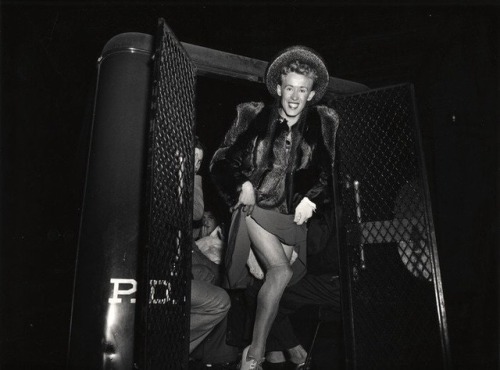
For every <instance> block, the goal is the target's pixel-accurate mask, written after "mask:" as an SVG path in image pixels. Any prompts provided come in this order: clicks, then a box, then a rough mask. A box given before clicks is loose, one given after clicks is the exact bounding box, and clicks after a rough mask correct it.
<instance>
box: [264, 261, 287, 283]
mask: <svg viewBox="0 0 500 370" xmlns="http://www.w3.org/2000/svg"><path fill="white" fill-rule="evenodd" d="M292 276H293V270H292V268H291V267H290V265H289V264H284V265H280V266H271V267H270V268H268V270H267V272H266V279H272V280H273V281H276V282H277V283H278V284H280V285H283V286H284V287H286V285H287V284H288V282H289V281H290V279H291V278H292Z"/></svg>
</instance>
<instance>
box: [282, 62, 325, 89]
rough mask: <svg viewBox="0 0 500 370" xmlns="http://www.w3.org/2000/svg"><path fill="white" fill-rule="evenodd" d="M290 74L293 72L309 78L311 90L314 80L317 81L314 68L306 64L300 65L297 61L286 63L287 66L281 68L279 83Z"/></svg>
mask: <svg viewBox="0 0 500 370" xmlns="http://www.w3.org/2000/svg"><path fill="white" fill-rule="evenodd" d="M290 72H295V73H298V74H301V75H304V76H306V77H309V78H310V79H312V80H313V88H314V86H315V85H316V80H317V79H318V72H317V71H316V69H315V68H313V67H311V66H310V65H309V64H307V63H302V62H300V61H299V60H295V61H293V62H290V63H288V64H287V65H285V66H283V68H281V79H282V80H281V81H279V82H280V83H281V82H282V81H283V77H284V76H286V75H287V74H289V73H290Z"/></svg>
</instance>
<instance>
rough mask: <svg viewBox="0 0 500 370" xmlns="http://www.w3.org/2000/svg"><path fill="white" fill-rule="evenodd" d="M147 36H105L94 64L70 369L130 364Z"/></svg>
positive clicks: (147, 88) (149, 39) (148, 71)
mask: <svg viewBox="0 0 500 370" xmlns="http://www.w3.org/2000/svg"><path fill="white" fill-rule="evenodd" d="M152 49H153V37H152V36H150V35H145V34H140V33H125V34H120V35H118V36H115V37H114V38H112V39H111V40H110V41H109V42H108V43H107V44H106V46H105V47H104V49H103V51H102V56H101V57H100V58H99V62H98V78H97V89H96V96H95V107H94V117H93V122H92V130H91V145H90V151H89V158H88V167H87V176H86V185H85V193H84V201H83V207H82V215H81V226H80V235H79V245H78V254H77V262H76V275H75V283H74V297H73V307H72V318H71V333H70V343H69V351H68V367H69V368H70V369H95V370H97V369H132V368H133V362H134V358H133V354H134V318H135V313H136V306H137V304H136V293H135V292H136V290H137V280H138V279H137V270H138V253H139V243H140V240H141V239H140V238H141V232H142V231H141V224H142V223H143V221H142V220H141V208H142V206H143V202H144V199H143V198H144V193H145V190H144V186H145V185H144V184H145V171H146V165H145V164H146V162H147V161H146V155H147V150H148V147H147V142H148V129H149V128H148V112H149V108H150V104H149V100H150V89H151V87H150V85H151V84H150V74H151V55H152Z"/></svg>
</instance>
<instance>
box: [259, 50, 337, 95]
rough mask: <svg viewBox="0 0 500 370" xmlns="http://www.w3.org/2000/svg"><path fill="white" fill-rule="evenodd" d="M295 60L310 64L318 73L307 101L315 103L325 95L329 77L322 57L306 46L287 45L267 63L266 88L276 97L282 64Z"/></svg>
mask: <svg viewBox="0 0 500 370" xmlns="http://www.w3.org/2000/svg"><path fill="white" fill-rule="evenodd" d="M296 60H298V61H300V62H302V63H305V64H308V65H310V66H311V67H313V68H314V69H315V70H316V72H317V74H318V78H317V79H316V82H315V86H314V91H315V94H314V96H313V98H312V99H311V101H310V102H309V103H310V104H314V103H317V102H318V101H320V100H321V98H322V97H323V95H325V92H326V89H327V87H328V82H329V78H330V77H329V74H328V69H327V68H326V64H325V62H324V60H323V58H321V56H320V55H319V54H318V53H316V52H315V51H314V50H312V49H310V48H308V47H306V46H300V45H298V46H292V47H289V48H287V49H285V50H283V51H281V52H280V53H279V54H278V56H277V57H275V58H274V59H273V60H272V61H271V62H270V63H269V65H268V67H267V71H266V86H267V89H268V90H269V93H270V94H271V95H272V96H274V97H276V98H278V97H279V96H278V92H277V89H276V88H277V86H278V85H279V84H281V70H282V68H283V66H286V65H288V64H290V63H291V62H294V61H296Z"/></svg>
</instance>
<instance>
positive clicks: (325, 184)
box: [293, 106, 339, 224]
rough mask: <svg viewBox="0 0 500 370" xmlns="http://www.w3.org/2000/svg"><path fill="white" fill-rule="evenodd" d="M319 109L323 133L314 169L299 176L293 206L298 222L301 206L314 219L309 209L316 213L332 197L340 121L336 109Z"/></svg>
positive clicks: (303, 211) (305, 170)
mask: <svg viewBox="0 0 500 370" xmlns="http://www.w3.org/2000/svg"><path fill="white" fill-rule="evenodd" d="M316 109H317V112H318V114H319V117H320V120H321V131H319V130H318V132H317V135H318V136H319V137H318V138H317V140H316V145H315V148H314V152H313V154H312V158H311V160H310V162H309V163H310V166H307V167H306V168H304V169H302V170H299V171H298V172H297V174H296V184H295V185H296V186H295V191H296V193H295V197H294V202H293V203H294V205H295V207H296V219H297V216H298V215H297V208H298V207H299V206H300V207H301V208H302V209H301V210H300V211H302V213H306V214H307V215H308V216H309V217H310V215H309V214H311V215H312V212H309V210H308V208H309V207H312V209H313V210H316V206H322V205H324V204H326V203H329V202H330V199H331V196H332V194H331V192H332V186H333V184H332V174H333V163H334V160H335V138H336V133H337V129H338V126H339V119H338V115H337V113H336V112H335V111H334V110H333V109H332V108H328V107H326V106H318V107H316ZM309 217H307V218H306V221H307V219H308V218H309ZM299 224H300V223H299Z"/></svg>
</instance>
